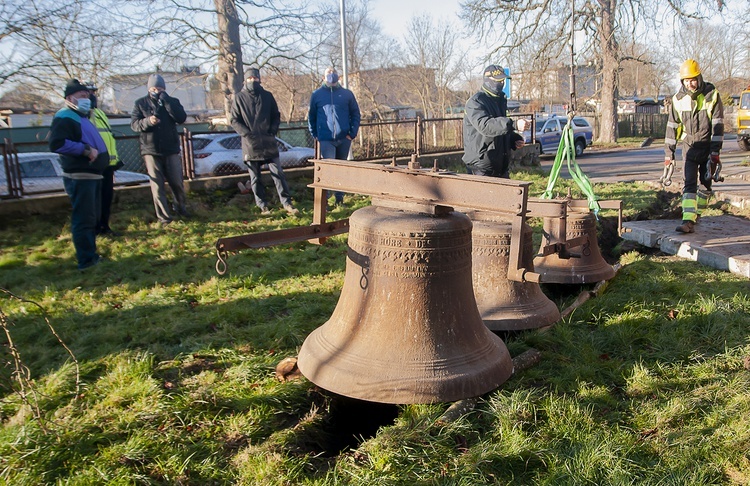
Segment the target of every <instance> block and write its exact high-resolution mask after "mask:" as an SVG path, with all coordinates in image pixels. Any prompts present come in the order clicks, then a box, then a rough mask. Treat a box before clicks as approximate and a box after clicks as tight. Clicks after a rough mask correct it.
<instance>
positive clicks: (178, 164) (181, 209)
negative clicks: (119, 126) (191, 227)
mask: <svg viewBox="0 0 750 486" xmlns="http://www.w3.org/2000/svg"><path fill="white" fill-rule="evenodd" d="M186 119H187V115H186V114H185V109H184V108H183V107H182V104H180V100H178V99H177V98H175V97H172V96H169V95H168V94H167V91H166V83H165V82H164V78H162V77H161V76H160V75H159V74H152V75H151V76H149V78H148V95H147V96H144V97H143V98H139V99H137V100H136V101H135V106H134V107H133V111H132V113H131V114H130V128H132V129H133V131H134V132H139V133H140V134H141V138H140V141H141V155H142V156H143V160H144V162H145V163H146V171H147V172H148V176H149V178H150V179H151V197H152V199H153V200H154V210H155V211H156V218H157V219H158V220H159V222H160V223H161V224H162V225H164V226H166V225H168V224H169V223H171V222H172V216H171V214H170V212H169V209H168V207H169V203H168V201H167V192H166V188H165V187H164V184H165V182H166V183H167V184H169V188H170V189H171V190H172V196H173V199H174V201H173V202H174V203H173V205H172V209H173V210H174V211H175V212H176V213H177V214H179V215H180V216H182V217H183V218H188V217H190V214H189V213H188V211H187V207H186V206H185V187H184V186H183V176H182V160H181V159H180V136H179V134H178V133H177V125H181V124H182V123H184V122H185V120H186Z"/></svg>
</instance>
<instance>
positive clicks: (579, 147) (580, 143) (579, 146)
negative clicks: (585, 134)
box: [575, 138, 586, 157]
mask: <svg viewBox="0 0 750 486" xmlns="http://www.w3.org/2000/svg"><path fill="white" fill-rule="evenodd" d="M575 146H576V157H580V156H581V155H583V151H584V150H585V149H586V141H585V140H583V139H580V138H579V139H578V140H576V143H575Z"/></svg>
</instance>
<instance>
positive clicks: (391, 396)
mask: <svg viewBox="0 0 750 486" xmlns="http://www.w3.org/2000/svg"><path fill="white" fill-rule="evenodd" d="M349 224H350V227H349V240H348V246H349V248H348V254H347V259H346V275H345V277H344V286H343V288H342V291H341V296H340V298H339V301H338V304H337V305H336V309H335V310H334V312H333V315H332V316H331V318H330V319H329V320H328V321H327V322H326V323H325V324H323V325H322V326H321V327H319V328H318V329H316V330H315V331H313V332H312V333H311V334H310V335H309V336H308V337H307V339H306V340H305V342H304V344H303V345H302V348H301V350H300V353H299V361H298V366H299V369H300V370H301V371H302V374H303V375H304V376H306V377H307V378H308V379H309V380H310V381H312V382H313V383H315V384H316V385H318V386H320V387H321V388H323V389H326V390H329V391H331V392H334V393H338V394H340V395H344V396H348V397H352V398H358V399H361V400H368V401H373V402H381V403H394V404H406V403H432V402H451V401H456V400H460V399H463V398H469V397H474V396H479V395H482V394H484V393H486V392H489V391H491V390H494V389H495V388H497V387H498V386H500V385H501V384H502V383H503V382H505V381H506V380H507V379H508V378H509V377H510V375H511V373H512V371H513V364H512V361H511V358H510V354H509V353H508V350H507V348H506V347H505V344H504V343H503V341H502V340H501V339H500V338H498V337H497V336H495V335H494V334H492V333H491V332H490V331H489V330H488V329H487V328H486V327H485V326H484V324H483V323H482V319H481V317H480V315H479V311H478V309H477V304H476V300H475V299H474V292H473V289H472V281H471V278H472V277H471V226H472V225H471V221H470V220H469V219H468V218H467V217H466V216H465V215H463V214H461V213H456V212H450V213H448V214H447V215H444V216H430V215H426V214H420V213H414V212H407V211H400V210H396V209H387V208H379V207H376V206H370V207H367V208H363V209H359V210H357V211H355V212H354V214H352V216H351V218H350V221H349Z"/></svg>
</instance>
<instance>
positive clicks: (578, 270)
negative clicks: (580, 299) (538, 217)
mask: <svg viewBox="0 0 750 486" xmlns="http://www.w3.org/2000/svg"><path fill="white" fill-rule="evenodd" d="M559 221H560V220H558V219H556V218H544V224H543V228H544V237H543V239H542V248H544V246H545V245H550V244H552V243H556V241H554V236H552V235H555V234H556V231H557V228H558V225H559ZM565 235H566V236H565V239H566V241H571V240H573V239H576V238H579V237H584V238H583V239H584V240H585V242H584V243H583V244H582V245H580V246H576V247H572V248H568V250H569V253H570V254H569V255H565V257H561V256H560V254H559V253H552V254H550V255H547V256H538V257H536V258H535V259H534V269H535V270H536V272H537V273H539V274H540V275H541V276H542V277H541V281H542V282H543V283H561V284H587V283H595V282H600V281H602V280H609V279H610V278H612V277H614V276H615V270H614V268H613V267H612V265H610V264H608V263H607V262H606V261H605V260H604V258H603V257H602V253H601V251H600V250H599V243H598V241H597V238H596V218H595V216H594V213H592V212H590V211H586V212H578V211H571V210H569V211H568V216H567V224H566V231H565ZM540 253H542V251H541V250H540Z"/></svg>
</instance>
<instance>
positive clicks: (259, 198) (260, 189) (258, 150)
mask: <svg viewBox="0 0 750 486" xmlns="http://www.w3.org/2000/svg"><path fill="white" fill-rule="evenodd" d="M229 123H231V125H232V128H234V130H235V131H236V132H237V133H238V134H239V135H240V137H241V138H242V155H243V158H244V160H245V164H247V166H248V167H249V170H250V188H251V189H252V190H253V195H254V196H255V204H256V205H257V206H258V207H259V208H260V211H261V213H262V214H269V213H270V212H271V211H270V210H269V209H268V201H267V200H266V189H265V187H264V186H263V182H262V181H261V179H260V167H261V165H263V164H268V170H269V171H270V172H271V177H272V178H273V182H274V184H275V185H276V192H278V193H279V200H280V201H281V205H282V206H283V207H284V209H285V210H286V211H287V212H288V213H289V214H297V213H298V212H299V211H298V210H297V209H296V208H295V207H294V206H292V199H291V195H290V192H289V186H288V185H287V182H286V177H284V171H283V170H282V168H281V163H280V161H279V146H278V143H277V142H276V132H278V131H279V125H280V124H281V114H280V113H279V108H278V105H277V104H276V99H275V98H274V97H273V95H272V94H271V93H270V92H268V91H266V90H265V89H263V88H262V87H261V85H260V71H258V69H257V68H249V69H248V70H247V71H245V87H244V88H243V89H242V90H240V92H239V93H237V94H235V95H234V101H233V102H232V108H231V110H230V113H229ZM240 189H242V188H240Z"/></svg>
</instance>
